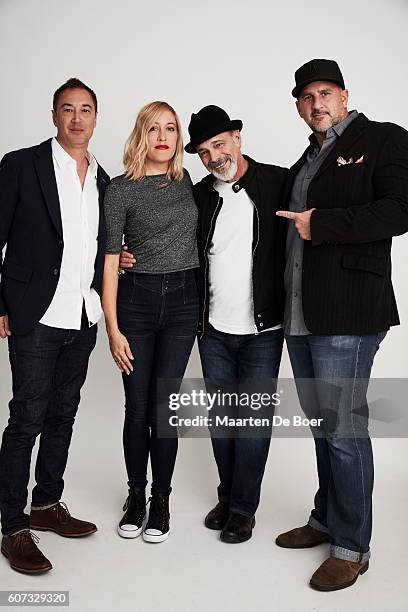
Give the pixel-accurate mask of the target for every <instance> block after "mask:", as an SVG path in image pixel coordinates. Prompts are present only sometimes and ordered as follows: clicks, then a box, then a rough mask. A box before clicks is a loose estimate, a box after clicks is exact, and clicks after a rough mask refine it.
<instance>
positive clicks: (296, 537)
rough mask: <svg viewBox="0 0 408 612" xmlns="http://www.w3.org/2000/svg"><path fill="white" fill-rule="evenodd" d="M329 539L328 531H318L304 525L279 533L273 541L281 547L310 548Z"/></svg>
mask: <svg viewBox="0 0 408 612" xmlns="http://www.w3.org/2000/svg"><path fill="white" fill-rule="evenodd" d="M329 539H330V538H329V534H328V533H325V532H324V531H318V530H317V529H314V528H313V527H311V526H310V525H304V527H296V529H291V530H290V531H286V532H285V533H281V534H280V535H278V537H277V538H276V540H275V542H276V544H277V545H278V546H281V547H282V548H312V547H313V546H318V544H323V542H329Z"/></svg>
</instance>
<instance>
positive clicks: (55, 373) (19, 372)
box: [0, 321, 96, 534]
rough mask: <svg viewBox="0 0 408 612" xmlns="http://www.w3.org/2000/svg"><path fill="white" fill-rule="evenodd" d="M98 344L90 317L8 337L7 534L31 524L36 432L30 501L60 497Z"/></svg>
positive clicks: (1, 470) (2, 504) (2, 469)
mask: <svg viewBox="0 0 408 612" xmlns="http://www.w3.org/2000/svg"><path fill="white" fill-rule="evenodd" d="M95 343H96V325H94V326H93V327H89V326H88V324H87V322H86V321H83V326H82V329H81V330H70V329H59V328H55V327H48V326H47V325H42V324H41V323H37V325H36V326H35V327H34V329H33V330H32V331H31V332H29V333H28V334H24V335H21V336H16V335H14V334H13V335H12V336H10V337H9V339H8V344H9V356H10V364H11V373H12V382H13V399H12V400H11V401H10V404H9V406H10V418H9V421H8V425H7V427H6V429H5V430H4V433H3V440H2V445H1V450H0V508H1V521H2V532H3V533H4V534H11V533H14V532H15V531H19V530H20V529H27V528H28V526H29V517H28V515H27V514H25V513H24V508H25V506H26V503H27V487H28V482H29V478H30V464H31V453H32V449H33V446H34V443H35V440H36V438H37V436H38V435H40V446H39V449H38V455H37V462H36V466H35V479H36V483H37V484H36V486H35V487H34V489H33V492H32V505H33V506H37V507H41V506H47V505H49V504H53V503H56V502H58V501H59V500H60V498H61V495H62V491H63V488H64V480H63V474H64V471H65V467H66V463H67V459H68V450H69V445H70V442H71V436H72V427H73V424H74V420H75V415H76V412H77V409H78V404H79V401H80V390H81V387H82V385H83V384H84V382H85V378H86V374H87V369H88V361H89V356H90V354H91V352H92V350H93V348H94V346H95Z"/></svg>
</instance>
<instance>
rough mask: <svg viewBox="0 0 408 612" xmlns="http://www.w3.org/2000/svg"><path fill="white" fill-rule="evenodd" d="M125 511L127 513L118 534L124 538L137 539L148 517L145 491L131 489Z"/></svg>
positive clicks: (119, 526) (124, 507)
mask: <svg viewBox="0 0 408 612" xmlns="http://www.w3.org/2000/svg"><path fill="white" fill-rule="evenodd" d="M123 510H125V511H126V512H125V514H124V515H123V517H122V520H121V521H120V523H119V525H118V534H119V535H120V536H121V537H122V538H137V536H139V535H140V534H141V533H142V531H143V521H144V518H145V516H146V493H145V490H144V489H136V488H130V489H129V495H128V498H127V500H126V501H125V505H124V506H123Z"/></svg>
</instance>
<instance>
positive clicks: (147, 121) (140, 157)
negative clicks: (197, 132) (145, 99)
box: [123, 101, 183, 181]
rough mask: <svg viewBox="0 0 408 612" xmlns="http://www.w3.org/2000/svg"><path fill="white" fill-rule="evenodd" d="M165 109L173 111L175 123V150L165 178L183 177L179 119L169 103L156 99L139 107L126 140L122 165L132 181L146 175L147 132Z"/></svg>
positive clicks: (176, 178)
mask: <svg viewBox="0 0 408 612" xmlns="http://www.w3.org/2000/svg"><path fill="white" fill-rule="evenodd" d="M166 110H168V111H170V112H171V113H173V115H174V118H175V121H176V125H177V144H176V151H175V153H174V156H173V157H172V159H171V160H170V162H169V167H168V169H167V179H168V180H170V181H174V180H176V181H181V179H182V178H183V136H182V133H181V125H180V119H179V118H178V116H177V113H176V111H175V110H174V108H172V107H171V106H170V104H167V102H160V101H156V102H150V104H146V105H145V106H143V108H141V109H140V111H139V113H138V115H137V117H136V123H135V127H134V128H133V130H132V133H131V134H130V136H129V138H128V140H127V142H126V146H125V153H124V155H123V165H124V166H125V174H126V176H127V177H128V178H130V179H131V180H132V181H141V180H142V179H143V178H144V177H145V176H146V155H147V134H148V131H149V130H150V128H151V127H152V126H153V125H154V124H155V123H156V121H157V119H158V118H159V116H160V115H161V113H162V112H163V111H166Z"/></svg>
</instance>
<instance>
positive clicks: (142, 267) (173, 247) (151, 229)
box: [105, 170, 199, 274]
mask: <svg viewBox="0 0 408 612" xmlns="http://www.w3.org/2000/svg"><path fill="white" fill-rule="evenodd" d="M191 187H192V184H191V179H190V176H189V174H188V172H187V171H186V170H184V176H183V179H182V180H181V181H168V180H167V178H166V175H165V174H157V175H154V176H146V177H145V178H143V179H142V180H141V181H139V182H135V181H132V180H130V179H129V178H127V177H126V176H125V175H123V174H122V175H120V176H117V177H115V178H114V179H113V180H112V181H111V182H110V184H109V185H108V187H107V189H106V194H105V214H106V227H107V233H108V242H107V247H106V252H107V253H111V254H115V253H119V252H120V250H121V247H122V241H123V236H124V242H125V244H127V245H128V246H129V250H130V251H131V252H132V253H133V255H134V256H135V257H136V264H135V265H134V267H133V270H134V271H135V272H145V273H150V274H163V273H165V272H177V271H180V270H187V269H189V268H195V267H197V266H198V265H199V264H198V253H197V242H196V228H197V216H198V211H197V206H196V204H195V202H194V197H193V192H192V189H191ZM130 271H131V270H130Z"/></svg>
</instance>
